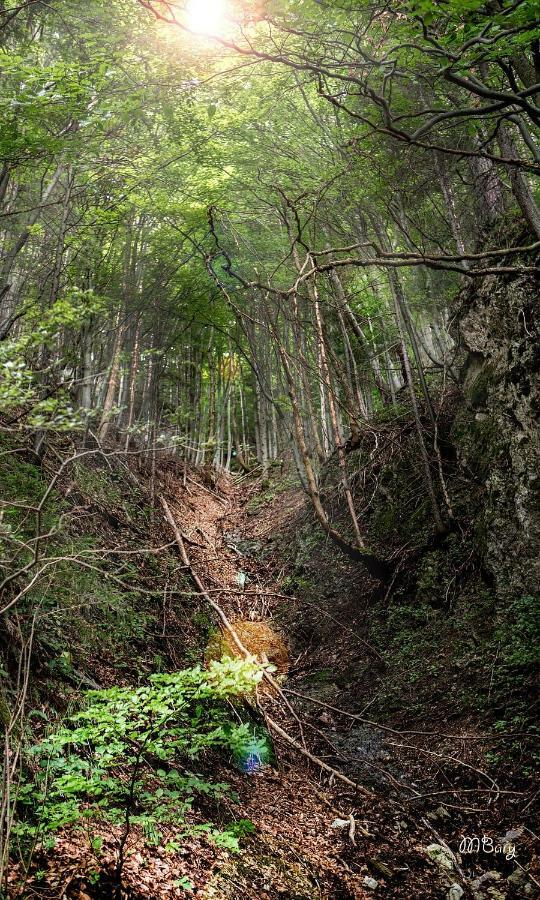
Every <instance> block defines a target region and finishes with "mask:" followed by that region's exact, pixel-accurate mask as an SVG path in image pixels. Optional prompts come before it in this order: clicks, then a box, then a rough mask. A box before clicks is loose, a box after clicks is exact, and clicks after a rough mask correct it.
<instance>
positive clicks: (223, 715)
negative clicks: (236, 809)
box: [16, 659, 262, 850]
mask: <svg viewBox="0 0 540 900" xmlns="http://www.w3.org/2000/svg"><path fill="white" fill-rule="evenodd" d="M261 677H262V670H261V669H260V667H259V666H258V665H257V663H256V662H255V660H254V659H253V660H247V661H245V660H239V659H234V660H225V661H223V662H221V663H218V662H214V663H212V665H211V666H210V667H209V669H208V670H207V671H202V670H201V669H200V668H193V669H187V670H184V671H181V672H177V673H175V674H169V675H154V676H152V677H151V678H150V679H149V681H148V683H147V684H146V685H144V686H142V687H139V688H136V689H131V688H111V689H109V690H103V691H94V692H89V694H88V695H87V703H86V705H85V707H84V708H83V709H82V710H81V711H80V712H78V713H76V714H75V715H73V716H72V717H71V718H70V719H69V720H68V722H67V724H66V725H65V726H64V727H62V728H60V729H59V730H57V731H55V732H53V733H52V734H50V735H49V736H48V737H47V738H45V739H44V740H43V741H41V742H40V743H39V744H37V745H36V746H34V747H32V748H31V749H30V751H28V756H27V761H28V763H31V767H32V769H33V770H34V771H35V775H34V777H33V778H27V779H26V780H25V781H24V782H23V784H22V785H21V787H20V790H19V792H18V797H17V802H18V810H19V815H20V818H19V820H18V822H17V825H16V833H17V834H18V835H19V837H20V838H21V839H22V840H23V841H25V840H33V839H35V838H36V837H38V838H39V839H41V840H43V839H45V838H46V837H47V835H50V834H52V833H54V832H56V831H58V830H59V829H61V828H64V827H66V826H69V825H75V824H77V823H78V824H80V823H82V822H84V821H88V820H94V821H100V822H103V821H108V822H111V823H112V824H121V823H125V822H126V820H129V822H130V823H131V824H132V825H138V826H140V827H141V828H142V830H143V831H144V833H145V835H146V837H147V840H148V841H149V842H150V843H152V842H153V843H159V842H160V841H161V831H160V826H162V825H164V824H166V823H175V824H176V825H178V824H180V825H183V827H185V828H186V830H189V828H191V830H196V831H199V832H205V833H208V834H209V836H210V837H211V838H212V839H213V840H215V841H216V842H217V843H218V844H219V845H220V846H223V847H226V848H227V849H231V850H234V849H237V847H238V838H239V836H240V835H241V834H242V833H244V832H245V831H246V830H249V824H247V823H245V822H243V823H236V824H235V825H233V826H231V827H230V828H229V829H225V830H224V831H220V830H218V829H216V828H214V826H212V825H209V824H203V825H197V826H189V825H188V824H187V821H186V817H187V816H188V814H189V813H190V811H191V810H192V807H193V804H194V802H195V797H196V795H208V796H209V797H213V798H215V799H219V798H220V797H222V796H223V795H224V794H226V793H227V792H228V787H227V785H226V784H222V783H217V782H214V781H210V780H207V779H206V778H205V777H204V776H202V775H198V774H194V773H193V772H191V771H190V769H191V767H192V766H193V764H194V763H195V762H198V761H200V760H201V759H202V757H204V756H205V755H206V754H208V753H209V752H210V751H222V752H223V751H226V752H227V753H228V754H230V755H232V756H233V757H237V756H239V755H242V754H244V753H245V748H246V746H251V744H252V740H253V734H252V730H251V728H250V726H249V725H247V724H239V723H238V722H233V721H232V719H231V713H230V706H229V705H228V703H227V701H230V700H234V698H238V697H243V696H245V695H246V694H247V693H249V692H250V691H252V690H253V689H254V687H255V685H256V684H257V683H258V682H259V681H260V679H261Z"/></svg>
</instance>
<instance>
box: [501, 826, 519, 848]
mask: <svg viewBox="0 0 540 900" xmlns="http://www.w3.org/2000/svg"><path fill="white" fill-rule="evenodd" d="M522 834H523V828H511V829H510V831H507V832H506V834H505V835H503V837H500V838H499V839H498V841H499V844H510V843H512V844H513V843H514V841H517V839H518V838H520V837H521V835H522Z"/></svg>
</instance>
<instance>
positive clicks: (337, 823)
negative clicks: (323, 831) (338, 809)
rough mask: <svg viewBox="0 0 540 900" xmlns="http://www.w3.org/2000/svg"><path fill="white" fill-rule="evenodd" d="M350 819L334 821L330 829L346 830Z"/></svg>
mask: <svg viewBox="0 0 540 900" xmlns="http://www.w3.org/2000/svg"><path fill="white" fill-rule="evenodd" d="M350 824H351V820H350V819H334V821H333V822H332V824H331V826H330V828H346V827H347V826H348V825H349V826H350Z"/></svg>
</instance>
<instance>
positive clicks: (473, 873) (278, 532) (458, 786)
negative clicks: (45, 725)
mask: <svg viewBox="0 0 540 900" xmlns="http://www.w3.org/2000/svg"><path fill="white" fill-rule="evenodd" d="M155 492H156V495H157V494H160V495H162V496H163V497H165V499H166V501H167V503H168V505H169V507H170V509H171V512H172V514H173V516H174V519H175V521H176V523H177V525H178V527H179V529H180V531H181V533H182V536H183V538H184V542H185V546H186V548H187V551H188V554H189V558H190V564H191V569H192V571H193V573H195V574H196V575H197V576H198V577H199V578H200V580H201V581H202V583H203V585H204V588H205V590H206V591H207V592H208V593H209V594H210V596H211V597H212V598H213V599H214V600H215V602H216V603H218V604H219V606H220V607H221V609H222V610H223V611H224V612H225V614H226V615H227V617H228V618H229V619H230V620H231V621H232V622H233V623H241V622H245V621H252V622H265V623H267V624H269V625H270V626H271V627H272V629H273V630H274V631H275V632H276V634H277V635H280V636H281V637H282V639H283V640H284V642H286V643H287V644H288V646H289V654H290V658H289V671H288V674H287V677H283V680H282V682H281V686H282V689H283V691H284V692H285V696H286V697H287V698H288V701H289V703H290V704H291V706H292V707H294V713H292V712H291V708H288V707H287V705H286V703H285V702H284V699H283V697H282V696H278V695H276V694H274V695H272V694H271V693H268V692H266V693H264V694H263V695H262V697H261V709H262V711H263V714H266V715H269V716H270V717H271V718H272V719H273V720H274V721H277V722H278V723H279V726H280V727H281V728H282V729H284V730H285V732H286V733H288V734H289V735H291V736H293V738H294V740H296V741H297V742H298V743H300V744H301V743H302V741H303V740H305V745H306V746H307V747H308V748H309V750H310V751H311V752H312V753H314V754H316V755H317V756H318V757H319V758H320V759H323V760H324V761H325V762H326V764H327V765H328V766H330V767H331V768H335V769H336V770H339V771H341V772H344V773H345V774H346V776H347V777H348V778H349V779H350V780H351V782H356V783H357V784H360V785H361V786H363V787H364V788H365V789H366V794H363V793H362V792H360V791H358V790H355V788H354V787H353V786H352V785H347V784H343V783H342V782H340V781H339V780H337V779H336V777H335V776H334V775H332V774H330V773H329V772H328V771H325V770H323V769H321V768H320V767H318V766H317V765H316V764H313V763H312V762H309V760H308V759H307V758H306V757H305V756H304V755H302V753H301V752H299V751H298V750H296V749H294V748H293V747H292V746H291V745H290V744H288V743H287V742H286V741H284V740H282V738H281V737H280V736H279V735H276V734H274V735H273V739H274V742H275V747H276V752H277V757H276V759H277V761H274V763H273V764H270V765H267V766H264V767H261V768H260V769H259V770H258V771H256V772H252V773H251V774H245V773H241V772H240V771H239V770H237V769H235V768H233V767H232V766H231V765H227V764H226V763H223V765H222V764H221V763H219V766H220V771H219V773H217V774H218V775H219V778H220V779H221V780H223V781H226V782H228V783H229V784H230V785H231V786H232V788H233V790H234V791H235V792H236V794H237V795H238V800H237V802H235V803H232V804H230V808H229V809H225V810H221V814H222V815H223V814H224V815H225V816H226V815H227V814H228V815H229V819H230V818H234V819H247V820H250V821H251V822H252V823H253V825H254V827H255V830H254V832H253V833H252V834H249V835H246V836H245V837H244V838H243V839H242V852H241V853H240V854H233V853H229V852H227V851H225V850H223V849H216V848H214V847H212V846H211V844H210V842H207V841H205V840H204V839H198V838H194V839H193V840H188V841H187V842H184V846H183V848H182V850H181V852H180V854H179V855H178V857H177V858H176V859H175V858H173V857H171V855H170V854H167V853H165V852H164V851H163V850H162V849H161V848H156V847H152V846H148V844H147V843H146V842H145V840H144V836H143V835H142V834H140V833H139V832H138V831H137V829H133V831H132V834H131V835H130V839H129V842H128V855H127V863H126V865H125V870H124V883H125V892H124V895H125V897H126V898H132V900H138V898H143V897H146V898H148V897H154V898H162V897H163V898H164V897H172V898H175V897H177V898H181V897H186V896H190V895H191V896H197V897H201V898H208V900H210V898H215V900H226V898H227V900H241V898H258V900H259V898H262V900H275V898H285V900H287V898H289V900H304V898H306V900H308V898H321V900H322V898H325V900H340V898H341V900H347V898H350V900H352V898H363V897H377V896H385V897H390V898H392V897H426V898H429V897H448V898H450V900H459V898H460V897H462V896H467V897H468V896H470V897H475V898H478V900H483V898H485V900H504V898H513V897H532V896H535V892H536V890H537V886H538V884H539V880H540V879H539V873H538V868H537V865H538V863H537V861H536V858H535V856H534V839H535V834H534V831H533V827H532V823H531V821H530V818H529V816H530V807H531V803H530V802H529V800H530V798H531V796H532V795H530V793H528V792H527V790H528V788H525V787H524V786H523V784H522V783H521V782H520V781H519V778H518V779H517V781H516V782H515V783H512V780H511V778H510V777H509V780H508V781H505V783H504V785H501V784H499V783H498V782H496V781H495V779H494V778H493V776H492V775H491V774H489V773H488V772H487V771H486V767H485V762H486V753H487V752H488V751H489V750H491V751H492V752H494V750H497V751H498V752H500V751H501V746H500V742H501V740H504V737H505V735H502V736H501V735H499V736H489V737H488V738H487V739H486V738H485V735H483V733H482V727H481V726H480V725H478V723H477V722H476V720H475V718H474V716H473V715H471V716H469V717H468V718H464V717H460V718H457V719H456V720H454V721H451V720H452V714H451V708H450V710H449V709H448V708H447V707H445V704H444V702H442V701H441V703H440V704H437V700H436V697H437V692H439V693H440V689H441V685H440V682H439V681H437V680H436V679H434V685H433V696H432V698H431V700H429V698H428V699H427V700H426V699H425V697H424V700H423V706H420V707H418V706H417V707H416V708H413V709H412V710H408V709H407V708H406V706H405V707H404V706H402V705H401V704H398V707H397V712H394V713H392V714H389V716H388V719H387V720H386V721H383V720H381V719H380V718H378V720H377V721H372V720H371V719H370V718H366V716H367V715H370V714H371V713H372V709H370V708H373V704H374V703H375V701H376V700H377V697H379V695H380V693H381V691H383V690H384V679H385V662H384V659H383V657H382V655H381V653H380V652H379V650H377V649H376V648H375V647H374V646H373V645H372V643H371V641H372V638H371V636H370V635H369V634H368V632H367V628H366V619H365V616H364V614H363V609H364V607H363V604H366V603H368V602H369V600H370V597H372V595H373V585H372V584H370V582H369V579H367V578H366V577H365V576H364V575H363V574H362V573H361V572H360V573H359V572H358V567H353V566H352V564H350V563H349V562H347V561H343V560H340V559H339V558H338V557H337V554H336V553H335V551H334V550H333V548H331V547H328V546H327V545H324V546H323V544H324V542H322V544H321V539H320V537H319V536H317V537H316V538H314V539H313V546H308V548H307V551H306V548H305V547H304V548H303V550H302V551H301V552H300V551H299V550H298V540H299V535H300V533H301V531H302V529H303V531H304V533H305V532H306V529H307V533H308V534H309V515H308V514H307V513H306V510H305V505H304V499H303V496H302V494H301V492H300V491H299V490H298V488H297V487H296V486H295V485H294V484H291V483H290V482H288V481H287V480H284V481H282V483H281V484H280V485H279V487H278V488H276V489H275V490H274V489H273V488H271V487H270V489H269V487H268V485H265V486H264V487H262V486H261V483H260V482H257V481H253V480H249V479H245V478H240V477H236V478H228V477H225V476H221V477H219V478H216V477H214V476H213V475H212V474H211V473H209V472H201V471H199V472H194V471H189V470H187V471H184V470H183V467H182V466H180V465H179V464H178V463H176V462H175V461H174V460H173V459H172V458H171V459H170V460H169V461H163V462H162V463H160V465H159V467H158V472H157V483H156V485H155ZM156 505H157V502H156ZM150 535H151V538H152V543H153V544H154V545H155V546H160V545H164V544H167V543H168V542H170V541H171V532H170V528H169V526H168V525H167V524H166V522H165V521H164V519H163V517H162V516H161V514H160V513H157V512H156V513H155V515H154V517H153V524H152V526H151V528H150ZM112 539H114V540H116V541H118V540H119V537H118V531H117V529H116V534H115V536H114V537H113V536H112V535H111V540H112ZM170 552H174V551H170V550H169V551H167V553H170ZM299 552H300V556H302V553H303V554H304V556H305V554H306V552H307V555H308V557H309V563H308V567H309V566H311V569H312V570H313V569H314V570H315V572H316V573H317V574H316V576H315V578H314V579H312V580H310V581H309V583H308V580H307V579H305V582H306V583H305V584H304V585H302V584H301V583H300V584H299V582H302V578H301V577H300V576H299V575H298V572H299V571H305V570H306V566H305V565H304V564H303V563H302V561H300V564H299ZM302 558H303V557H302ZM185 574H186V573H185V572H184V575H185ZM312 574H313V572H312ZM298 585H299V586H300V591H299V594H302V593H303V595H304V596H300V597H299V596H296V595H293V593H292V590H291V588H292V587H293V586H298ZM306 586H307V587H308V590H307V591H306V590H305V588H306ZM306 594H307V595H306ZM334 598H337V599H334ZM190 602H191V603H195V608H196V611H195V618H197V616H198V617H199V622H203V625H204V624H205V623H204V617H205V616H209V618H210V619H211V618H212V613H211V611H209V607H208V604H206V603H205V601H204V598H203V597H200V596H199V597H197V596H196V595H194V594H193V593H191V597H190ZM182 615H183V612H182V607H181V606H180V607H177V608H176V609H175V608H174V603H173V600H172V599H171V598H169V599H168V598H167V592H166V590H165V592H164V598H163V609H162V610H161V611H160V613H159V616H160V617H162V620H163V635H164V636H165V635H166V633H167V634H168V633H169V631H170V630H171V629H172V630H173V631H175V632H176V634H177V636H179V638H181V640H183V642H184V646H183V648H182V650H181V652H180V651H178V659H179V664H180V662H181V661H183V660H185V658H186V652H187V656H188V657H189V655H190V654H191V658H192V659H193V660H194V661H195V660H197V657H198V659H199V660H200V657H201V653H202V654H204V647H202V646H201V638H200V634H199V635H197V634H196V633H195V632H194V631H193V627H192V623H193V620H194V618H193V611H192V612H191V614H190V615H191V620H190V623H191V624H188V625H186V627H185V628H184V626H183V623H182ZM314 617H315V619H316V620H317V622H318V625H317V628H315V627H314V624H313V622H314ZM321 622H322V624H321ZM214 624H218V623H217V622H214ZM321 629H322V633H323V635H324V637H323V638H322V639H321ZM325 629H326V630H325ZM203 632H204V633H206V634H207V633H208V632H207V631H206V632H205V630H204V627H203ZM173 643H174V641H173V642H172V643H171V641H169V639H168V637H167V649H168V651H169V657H170V658H172V660H173V662H174V661H175V651H174V647H172V644H173ZM176 646H178V637H177V643H176ZM171 648H172V649H171ZM149 652H150V651H149ZM180 658H181V659H180ZM92 675H93V678H95V679H96V680H97V681H98V682H99V684H102V685H103V686H110V685H111V684H114V683H117V682H116V677H117V676H116V674H115V668H114V662H113V657H112V656H111V661H110V663H109V662H108V660H107V654H106V653H104V654H103V656H102V658H101V659H99V660H96V665H95V667H94V668H93V673H92ZM125 680H126V679H125V678H124V679H123V680H122V678H121V682H122V683H125ZM127 681H129V678H127ZM404 696H406V691H405V690H404ZM430 704H431V706H430ZM450 706H451V704H450ZM368 710H369V713H368ZM299 720H300V723H299ZM503 752H504V751H503ZM213 775H214V776H215V775H216V772H213ZM483 836H484V837H485V838H487V839H488V843H485V844H484V850H483V851H482V850H481V851H480V852H475V851H474V847H473V852H472V854H471V855H468V856H467V855H464V854H463V853H462V854H461V855H460V852H459V848H460V843H461V840H462V838H463V837H470V838H473V839H474V838H475V837H478V838H479V839H480V841H481V840H482V837H483ZM117 837H118V836H117V835H116V834H115V829H114V828H109V829H107V830H103V831H102V838H103V846H102V848H101V849H100V858H99V861H98V860H96V854H95V853H93V852H92V849H91V847H90V846H89V842H88V839H87V838H85V835H84V833H82V832H79V833H77V832H73V831H70V830H67V831H65V832H63V833H62V834H61V835H60V836H59V838H58V840H57V842H56V847H55V849H54V850H51V851H49V852H48V853H46V854H45V855H41V856H39V857H37V858H36V862H35V866H34V872H33V874H32V876H31V877H30V879H29V880H28V881H27V886H26V888H25V891H26V892H25V893H24V894H20V893H19V894H17V893H16V891H15V890H14V893H13V896H14V897H15V896H28V897H73V898H76V897H78V898H79V900H86V898H88V897H107V896H112V893H111V890H112V889H111V888H110V887H108V882H107V878H106V877H105V878H100V877H96V870H99V871H101V872H106V871H107V868H108V867H109V869H110V868H111V867H112V866H113V862H114V854H115V842H116V840H117ZM489 841H491V843H489ZM512 847H513V848H514V849H513V850H512ZM503 848H504V852H503ZM38 864H39V870H40V871H39V872H38V873H37V875H36V872H35V868H36V867H37V866H38ZM525 870H527V871H528V872H529V874H530V877H529V876H528V875H526V874H525ZM44 873H45V874H44ZM55 876H56V881H55ZM180 877H189V879H190V881H191V882H192V883H193V885H194V890H193V891H192V892H190V893H187V892H185V891H184V890H183V889H182V887H180V886H178V879H179V878H180ZM19 878H20V870H18V869H17V870H16V871H15V872H14V874H13V878H12V884H13V885H15V883H16V881H17V880H18V879H19ZM55 884H56V887H54V885H55ZM40 885H41V886H40ZM55 891H56V893H55Z"/></svg>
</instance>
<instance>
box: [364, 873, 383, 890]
mask: <svg viewBox="0 0 540 900" xmlns="http://www.w3.org/2000/svg"><path fill="white" fill-rule="evenodd" d="M362 884H363V885H364V887H367V888H369V890H370V891H376V890H377V888H378V887H379V882H378V881H375V879H374V878H370V876H369V875H366V877H365V878H364V880H363V882H362Z"/></svg>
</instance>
